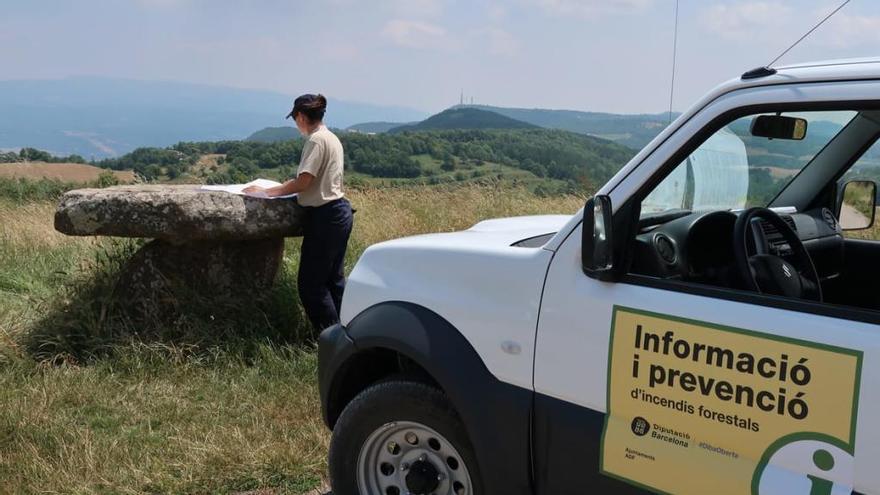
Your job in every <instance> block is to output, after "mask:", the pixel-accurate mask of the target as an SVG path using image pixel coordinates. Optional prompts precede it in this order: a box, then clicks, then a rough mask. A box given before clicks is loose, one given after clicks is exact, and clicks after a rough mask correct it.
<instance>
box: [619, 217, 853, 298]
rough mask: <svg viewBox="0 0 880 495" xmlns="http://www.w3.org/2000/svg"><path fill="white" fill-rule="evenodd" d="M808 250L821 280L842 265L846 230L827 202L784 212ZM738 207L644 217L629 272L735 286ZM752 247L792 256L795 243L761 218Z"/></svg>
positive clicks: (836, 274)
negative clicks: (826, 205) (734, 233)
mask: <svg viewBox="0 0 880 495" xmlns="http://www.w3.org/2000/svg"><path fill="white" fill-rule="evenodd" d="M780 216H781V217H782V219H783V220H784V221H785V222H786V223H787V224H788V225H789V226H790V227H792V229H793V230H794V231H795V232H796V233H797V235H798V237H799V238H800V239H801V241H802V242H803V243H804V247H805V248H806V249H807V251H808V252H809V253H810V257H811V258H812V259H813V264H814V265H815V266H816V270H817V272H818V273H819V278H820V280H822V281H823V283H824V282H825V281H828V280H831V279H834V278H837V277H839V276H840V272H841V270H842V266H843V246H844V243H843V236H842V233H841V230H840V225H839V224H838V222H837V218H836V217H835V216H834V214H833V213H832V212H831V211H830V210H828V209H827V208H818V209H815V210H810V211H806V212H800V213H782V214H780ZM736 220H737V212H731V211H727V210H717V211H709V212H696V213H695V212H690V211H686V210H680V211H678V212H672V213H667V214H665V215H663V216H662V217H648V218H643V219H641V220H640V222H639V233H638V234H637V235H636V241H635V248H634V253H633V261H632V266H631V269H630V272H631V273H637V274H640V275H648V276H652V277H658V278H663V279H670V280H682V281H688V282H697V283H705V284H711V285H719V286H724V287H737V286H738V285H739V281H738V280H739V278H738V274H737V273H736V264H735V260H734V253H733V230H734V225H735V224H736ZM751 227H752V235H751V236H750V237H749V244H750V245H749V249H750V252H751V253H767V254H773V255H776V256H779V257H782V258H783V259H786V260H788V261H791V260H790V256H791V248H790V247H789V246H788V243H787V242H786V241H785V240H784V239H783V238H782V234H780V233H779V232H778V231H777V229H776V228H775V227H773V226H772V225H771V224H770V223H768V222H765V221H763V220H755V221H754V223H753V224H752V226H751Z"/></svg>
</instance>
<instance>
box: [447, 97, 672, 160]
mask: <svg viewBox="0 0 880 495" xmlns="http://www.w3.org/2000/svg"><path fill="white" fill-rule="evenodd" d="M453 108H476V109H481V110H487V111H490V112H495V113H498V114H501V115H504V116H506V117H510V118H512V119H516V120H521V121H523V122H528V123H529V124H533V125H536V126H540V127H545V128H548V129H563V130H566V131H571V132H577V133H578V134H589V135H591V136H596V137H601V138H604V139H608V140H610V141H614V142H616V143H620V144H623V145H625V146H628V147H630V148H633V149H641V148H643V147H644V146H645V145H646V144H648V142H650V141H651V140H652V139H654V137H655V136H657V134H660V131H662V130H663V129H664V128H666V126H667V125H668V124H669V122H670V120H671V119H670V114H669V113H668V112H667V113H660V114H632V115H625V114H614V113H600V112H581V111H577V110H548V109H542V108H505V107H493V106H488V105H464V106H459V107H453ZM678 115H679V114H677V113H673V114H672V118H673V119H674V118H675V117H678Z"/></svg>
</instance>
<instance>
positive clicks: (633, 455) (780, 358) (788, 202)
mask: <svg viewBox="0 0 880 495" xmlns="http://www.w3.org/2000/svg"><path fill="white" fill-rule="evenodd" d="M878 137H880V63H876V62H869V61H845V62H836V63H824V64H811V65H803V66H797V67H787V68H781V69H778V70H775V69H759V70H756V71H751V72H749V73H746V74H745V75H744V76H743V77H742V78H739V79H736V80H734V81H731V82H728V83H726V84H724V85H722V86H720V87H718V88H717V89H715V90H713V91H712V92H711V93H710V94H709V95H708V96H706V97H705V98H704V99H702V100H701V101H700V102H698V103H697V104H696V105H694V107H693V108H691V109H690V110H689V111H688V112H686V113H685V114H683V115H682V116H681V117H680V118H678V119H677V120H676V121H675V122H674V123H673V124H672V125H670V126H669V127H668V128H667V129H666V130H665V131H663V133H662V134H660V135H659V136H658V137H657V138H656V139H654V140H653V141H652V142H651V143H650V144H649V145H648V146H647V147H646V148H645V149H644V150H642V151H641V152H639V153H638V155H636V156H635V158H633V159H632V160H631V161H630V162H629V163H628V164H626V166H624V167H623V168H622V169H621V171H620V172H619V173H618V174H617V175H615V176H614V178H612V179H611V180H610V181H609V182H608V183H607V184H605V185H604V186H603V187H602V189H601V190H600V191H599V193H598V194H597V195H596V196H595V197H594V198H592V199H590V200H589V201H587V203H586V206H585V208H584V209H583V210H582V211H580V212H578V213H577V214H575V215H574V216H538V217H525V218H510V219H500V220H489V221H485V222H481V223H479V224H477V225H475V226H474V227H472V228H471V229H469V230H467V231H464V232H458V233H449V234H435V235H425V236H418V237H411V238H406V239H398V240H394V241H390V242H385V243H381V244H377V245H375V246H372V247H370V248H369V249H367V251H366V252H365V253H364V255H363V256H362V257H361V259H360V260H359V262H358V263H357V266H356V267H355V269H354V271H353V272H352V274H351V277H350V279H349V281H348V287H347V290H346V293H345V299H344V301H343V305H342V324H341V325H337V326H334V327H331V328H329V329H327V330H326V331H324V333H323V334H322V335H321V343H320V385H321V396H322V406H323V411H324V416H325V420H326V423H327V425H328V426H329V427H330V428H332V429H333V440H332V444H331V449H330V476H331V482H332V485H333V489H334V494H335V495H351V494H358V493H360V494H361V495H399V494H413V495H422V494H457V495H461V494H476V495H500V494H504V495H513V494H547V495H560V494H584V493H597V494H605V493H613V494H620V493H649V492H660V493H682V494H705V493H713V494H747V493H752V494H786V495H791V494H804V495H806V494H813V495H818V494H824V495H830V494H843V493H847V494H848V493H851V492H859V493H880V421H878V418H880V387H878V385H877V384H878V383H880V326H878V323H880V285H878V284H877V280H880V244H878V243H876V242H873V241H864V240H855V239H852V238H850V237H849V236H844V235H843V231H844V230H846V229H870V228H871V227H872V226H873V221H874V211H875V203H876V197H877V191H876V187H875V185H874V182H873V180H874V178H875V177H876V178H880V159H878V157H880V153H878V150H880V145H875V142H876V141H877V139H878ZM584 166H585V167H589V164H584ZM587 170H588V168H587ZM444 207H454V206H450V205H444ZM841 212H843V213H841Z"/></svg>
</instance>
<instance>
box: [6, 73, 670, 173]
mask: <svg viewBox="0 0 880 495" xmlns="http://www.w3.org/2000/svg"><path fill="white" fill-rule="evenodd" d="M294 96H295V95H294V94H293V93H291V94H290V95H286V94H281V93H276V92H271V91H263V90H249V89H238V88H228V87H220V86H207V85H199V84H189V83H180V82H163V81H137V80H127V79H112V78H102V77H71V78H66V79H58V80H31V81H28V80H12V81H0V150H4V149H7V150H8V149H18V148H22V147H33V148H38V149H42V150H46V151H49V152H51V153H53V154H56V155H68V154H78V155H81V156H83V157H85V158H86V159H101V158H107V157H112V156H119V155H122V154H125V153H127V152H129V151H132V150H133V149H135V148H138V147H146V146H158V147H163V146H170V145H172V144H174V143H177V142H180V141H219V140H235V139H244V138H245V137H247V136H251V135H252V134H253V133H254V131H255V130H258V129H264V128H269V127H273V126H276V127H279V128H278V129H277V130H274V131H272V130H268V129H264V131H261V132H262V133H263V134H262V135H260V134H259V133H257V134H255V135H253V136H252V138H253V139H255V140H266V141H273V140H276V139H287V138H292V137H295V136H296V135H297V133H296V130H295V129H293V128H292V127H290V124H291V123H290V121H287V122H285V121H284V115H285V114H286V112H287V110H288V109H289V107H290V105H291V103H292V100H293V97H294ZM329 107H330V111H329V112H328V115H327V123H328V124H329V125H330V126H332V127H335V128H338V129H348V130H352V131H358V132H363V133H383V132H396V131H395V130H397V131H402V130H418V129H452V128H465V129H475V128H477V129H478V128H502V129H511V128H526V127H530V126H539V127H546V128H550V129H563V130H569V131H573V132H577V133H580V134H590V135H594V136H598V137H603V138H606V139H609V140H612V141H616V142H618V143H621V144H624V145H627V146H629V147H631V148H639V147H641V146H643V145H644V144H645V143H647V142H648V141H649V140H650V139H651V138H653V136H654V135H656V134H657V133H658V132H659V131H660V130H661V129H662V128H663V126H665V124H666V122H667V120H668V116H667V115H666V114H659V115H615V114H603V113H594V112H580V111H573V110H545V109H526V108H503V107H493V106H482V105H464V106H454V107H451V108H450V109H449V110H456V109H462V108H464V109H471V110H474V111H473V112H465V113H461V112H452V113H447V114H444V113H441V114H439V115H437V116H434V117H432V118H431V119H428V120H427V121H424V122H423V119H425V118H426V117H428V114H427V113H425V112H422V111H420V110H415V109H410V108H403V107H390V106H383V105H372V104H367V103H358V102H351V101H342V100H335V99H330V103H329ZM480 112H482V113H480ZM281 126H283V127H281ZM403 126H413V127H409V128H407V127H403Z"/></svg>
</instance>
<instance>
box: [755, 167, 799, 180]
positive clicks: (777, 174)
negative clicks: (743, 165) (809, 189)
mask: <svg viewBox="0 0 880 495" xmlns="http://www.w3.org/2000/svg"><path fill="white" fill-rule="evenodd" d="M763 168H764V170H766V171H768V172H770V175H771V176H773V178H774V179H788V178H789V177H792V176H793V175H797V173H798V172H800V169H797V168H782V167H763Z"/></svg>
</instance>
